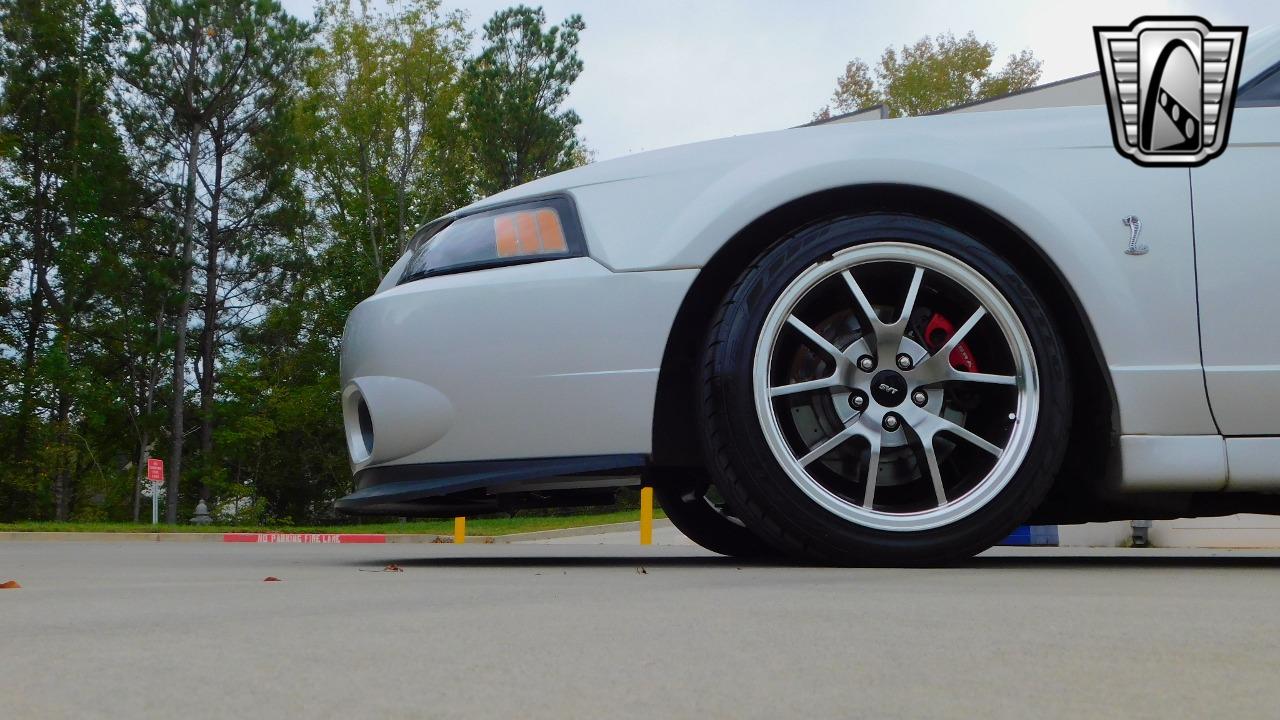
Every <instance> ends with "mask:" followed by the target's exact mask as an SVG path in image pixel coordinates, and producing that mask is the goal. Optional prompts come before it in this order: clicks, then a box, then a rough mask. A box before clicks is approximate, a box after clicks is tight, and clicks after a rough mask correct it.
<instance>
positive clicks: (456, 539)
mask: <svg viewBox="0 0 1280 720" xmlns="http://www.w3.org/2000/svg"><path fill="white" fill-rule="evenodd" d="M466 541H467V519H466V518H465V517H456V518H454V519H453V544H454V545H461V544H463V543H465V542H466Z"/></svg>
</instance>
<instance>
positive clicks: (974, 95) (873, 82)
mask: <svg viewBox="0 0 1280 720" xmlns="http://www.w3.org/2000/svg"><path fill="white" fill-rule="evenodd" d="M995 53H996V47H995V45H993V44H991V43H983V42H979V41H978V38H977V37H975V36H974V34H973V33H972V32H970V33H969V34H967V35H965V36H964V37H960V38H957V37H956V36H954V35H952V34H951V33H943V34H940V35H938V36H936V38H935V37H930V36H927V35H926V36H925V37H923V38H921V39H920V40H919V41H917V42H916V43H915V44H914V45H904V46H902V47H901V48H900V49H898V50H895V49H894V48H892V47H888V48H885V51H884V54H883V55H881V56H880V62H879V63H877V64H876V66H875V68H874V70H873V69H872V68H871V67H870V66H868V65H867V63H866V62H864V61H863V60H862V59H861V58H855V59H854V60H852V61H850V62H849V64H848V65H846V66H845V71H844V74H843V75H841V76H840V77H838V78H836V89H835V92H834V93H833V94H832V96H831V106H829V107H826V108H823V109H822V110H820V111H819V112H818V114H817V117H825V116H829V115H830V112H831V109H832V107H834V110H835V111H836V112H853V111H855V110H860V109H863V108H869V107H873V106H875V105H880V104H884V105H885V106H886V107H887V108H888V110H889V115H890V116H891V117H899V116H904V115H923V114H925V113H930V112H934V111H936V110H942V109H944V108H948V107H951V106H953V105H959V104H962V103H967V102H972V101H974V100H980V99H983V98H989V97H995V96H997V95H1004V94H1006V93H1010V92H1013V91H1015V90H1022V89H1024V88H1028V87H1031V86H1033V85H1035V84H1036V82H1037V81H1039V80H1040V61H1039V60H1036V59H1035V57H1034V56H1033V55H1032V54H1031V51H1030V50H1023V51H1022V52H1020V53H1018V54H1016V55H1010V56H1009V60H1008V61H1007V62H1006V63H1005V66H1004V67H1003V68H1002V69H1001V70H999V71H992V69H991V63H992V61H993V60H994V58H995Z"/></svg>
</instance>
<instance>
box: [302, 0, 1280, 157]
mask: <svg viewBox="0 0 1280 720" xmlns="http://www.w3.org/2000/svg"><path fill="white" fill-rule="evenodd" d="M283 1H284V4H285V7H287V8H289V9H290V10H291V11H292V12H294V13H295V14H299V15H302V16H304V17H309V16H310V15H311V13H312V5H313V3H312V0H283ZM525 2H526V4H530V5H539V4H540V5H542V7H543V8H544V9H545V10H546V12H547V16H548V19H549V20H551V21H552V22H559V21H560V20H562V19H563V18H564V17H566V16H567V15H569V14H571V13H579V14H581V15H582V17H583V20H585V21H586V24H587V29H586V31H585V32H584V33H583V35H582V42H581V45H580V46H579V52H580V54H581V56H582V59H583V62H584V63H585V64H586V69H585V70H584V71H583V73H582V76H581V77H580V78H579V79H578V82H577V83H576V84H575V86H574V89H573V93H572V95H571V97H570V100H569V104H570V106H571V107H573V108H574V109H575V110H577V111H578V114H579V115H581V116H582V121H583V122H582V126H581V132H582V134H583V136H585V137H586V139H587V144H588V145H590V147H591V148H593V149H594V150H595V151H596V154H597V158H598V159H601V160H607V159H609V158H612V157H617V156H619V155H626V154H628V153H632V152H638V151H640V150H652V149H655V148H661V147H667V146H670V145H679V144H682V143H687V142H695V141H698V140H708V139H711V138H717V137H724V136H727V135H741V134H745V133H752V132H760V131H764V130H776V129H779V128H784V127H790V126H793V125H798V124H800V123H804V122H808V121H809V119H810V118H811V117H812V115H813V112H814V111H815V110H817V109H818V108H820V107H821V106H822V105H824V104H826V102H827V101H828V99H829V98H830V96H831V91H832V90H833V89H834V87H835V78H836V76H838V75H839V74H840V73H842V72H843V70H844V65H845V63H846V62H848V61H849V60H851V59H853V58H855V57H861V58H863V59H864V60H867V61H868V62H874V61H875V60H876V59H878V58H879V56H880V53H881V52H882V51H883V50H884V48H885V46H886V45H894V46H900V45H903V44H907V43H911V42H914V41H915V40H917V39H919V38H920V37H921V36H923V35H930V34H936V33H939V32H947V31H950V32H953V33H955V34H957V35H962V34H964V33H966V32H968V31H970V30H972V31H974V32H975V33H976V34H977V36H978V38H979V39H981V40H983V41H987V42H993V43H995V44H996V47H997V52H998V59H997V63H998V64H1003V62H1004V59H1005V58H1006V57H1007V56H1008V55H1010V54H1012V53H1015V52H1018V51H1020V50H1022V49H1024V48H1030V49H1031V50H1032V51H1033V52H1034V53H1035V55H1036V57H1038V58H1040V59H1041V60H1042V61H1044V72H1043V76H1042V78H1041V81H1042V82H1048V81H1052V80H1060V79H1062V78H1065V77H1070V76H1072V75H1079V74H1081V73H1086V72H1093V71H1095V70H1097V69H1098V67H1097V65H1098V62H1097V56H1096V54H1095V51H1094V46H1093V34H1092V26H1093V25H1096V24H1108V25H1127V24H1129V22H1131V21H1132V20H1133V19H1134V18H1135V17H1137V16H1139V15H1148V14H1196V15H1201V16H1203V17H1204V18H1205V19H1207V20H1208V21H1209V22H1210V23H1213V24H1224V25H1225V24H1247V25H1251V26H1255V27H1259V28H1260V27H1261V26H1263V25H1271V24H1280V2H1276V1H1275V0H1243V1H1240V0H1236V1H1227V0H1205V1H1201V2H1195V1H1192V0H1164V1H1156V2H1143V1H1135V2H1121V1H1118V0H1110V1H1109V2H1108V1H1106V0H971V1H970V2H945V1H928V0H916V1H902V0H875V1H865V2H864V1H861V0H843V1H841V0H790V1H789V0H733V1H731V0H684V1H683V2H681V1H678V0H544V1H543V2H541V3H539V2H536V1H531V0H525ZM512 4H516V0H511V1H505V0H474V1H469V2H466V1H463V0H452V1H451V0H444V5H445V7H446V8H448V9H463V10H466V11H467V12H468V13H469V15H470V20H469V23H468V24H469V25H470V27H472V28H473V29H475V30H477V31H478V30H479V28H480V26H481V25H483V24H484V21H485V20H486V19H487V18H488V17H489V16H491V15H492V14H493V13H494V12H495V11H497V10H499V9H501V8H503V7H507V6H509V5H512Z"/></svg>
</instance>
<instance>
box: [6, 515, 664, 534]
mask: <svg viewBox="0 0 1280 720" xmlns="http://www.w3.org/2000/svg"><path fill="white" fill-rule="evenodd" d="M653 516H654V517H655V518H661V517H666V516H665V515H664V514H663V513H662V510H661V509H659V508H654V510H653ZM639 519H640V511H639V510H616V511H613V512H604V513H591V514H585V515H555V516H527V517H526V516H516V517H513V518H506V517H503V518H476V519H469V520H467V535H510V534H512V533H522V532H536V531H539V530H560V529H562V528H573V527H583V526H585V525H606V524H609V523H620V522H635V521H637V520H639ZM0 532H107V533H149V532H191V533H227V532H263V533H265V532H280V533H373V534H381V533H388V534H390V533H394V534H422V535H453V520H451V519H445V520H410V521H409V522H403V523H402V522H398V521H393V522H380V523H370V522H366V523H363V524H359V525H343V524H335V525H287V526H271V527H262V526H254V525H203V526H201V525H189V524H187V525H165V524H160V525H150V524H143V523H118V522H15V523H0Z"/></svg>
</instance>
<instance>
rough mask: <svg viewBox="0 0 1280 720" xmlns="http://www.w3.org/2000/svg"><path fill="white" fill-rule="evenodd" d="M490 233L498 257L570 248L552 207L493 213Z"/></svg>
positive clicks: (561, 250) (557, 215) (556, 251)
mask: <svg viewBox="0 0 1280 720" xmlns="http://www.w3.org/2000/svg"><path fill="white" fill-rule="evenodd" d="M493 235H494V239H495V241H496V243H497V248H498V257H500V258H507V257H520V256H524V255H545V254H547V253H562V252H565V251H566V250H568V249H569V243H568V242H567V241H566V240H565V237H564V226H563V225H562V224H561V223H560V213H558V212H556V211H555V210H553V209H551V208H538V209H537V210H520V211H518V212H510V213H503V214H502V215H495V216H494V217H493Z"/></svg>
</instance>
